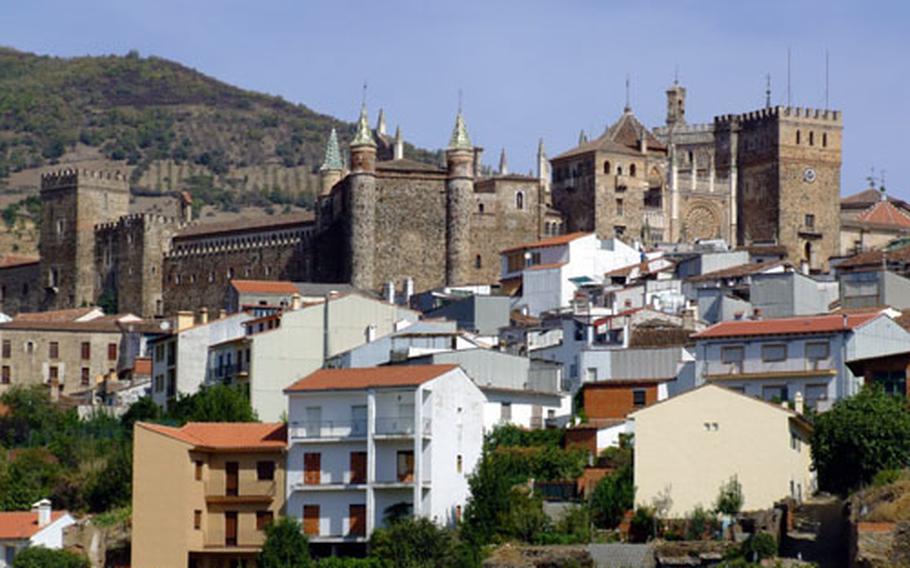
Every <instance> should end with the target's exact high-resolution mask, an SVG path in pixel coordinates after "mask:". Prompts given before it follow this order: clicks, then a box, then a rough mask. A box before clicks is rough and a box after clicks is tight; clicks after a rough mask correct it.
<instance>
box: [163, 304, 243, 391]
mask: <svg viewBox="0 0 910 568" xmlns="http://www.w3.org/2000/svg"><path fill="white" fill-rule="evenodd" d="M252 317H253V316H252V315H250V314H247V313H243V312H242V313H237V314H232V315H230V316H227V317H223V318H219V319H215V320H208V319H204V320H202V321H200V322H199V324H197V325H194V324H193V315H192V313H186V314H180V315H178V317H177V325H176V331H175V333H173V334H170V335H164V336H161V337H159V338H157V339H154V340H152V341H151V342H149V354H150V355H151V357H152V400H154V401H155V403H156V404H158V405H159V406H161V407H166V406H167V405H168V403H169V402H170V401H173V400H175V399H176V397H177V394H178V393H179V394H193V393H195V392H196V391H198V390H199V387H200V386H201V385H202V384H203V381H204V380H205V377H206V366H207V364H208V349H209V347H210V346H211V345H215V344H217V343H221V342H223V341H227V340H229V339H235V338H238V337H242V336H243V334H244V327H243V323H244V322H246V321H247V320H250V319H252Z"/></svg>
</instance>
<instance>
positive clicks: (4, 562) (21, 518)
mask: <svg viewBox="0 0 910 568" xmlns="http://www.w3.org/2000/svg"><path fill="white" fill-rule="evenodd" d="M75 522H76V519H74V518H73V516H72V515H70V514H69V513H67V512H66V511H52V510H51V502H50V501H49V500H47V499H42V500H41V501H38V502H37V503H35V504H34V505H32V510H31V511H6V512H3V513H0V547H2V548H3V556H2V557H0V568H10V567H11V566H12V565H13V560H15V558H16V554H18V553H19V551H20V550H22V549H23V548H27V547H29V546H43V547H44V548H51V549H60V548H63V529H65V528H66V527H68V526H70V525H72V524H74V523H75Z"/></svg>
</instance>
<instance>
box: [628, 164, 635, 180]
mask: <svg viewBox="0 0 910 568" xmlns="http://www.w3.org/2000/svg"><path fill="white" fill-rule="evenodd" d="M629 175H630V176H632V177H635V164H632V165H630V166H629Z"/></svg>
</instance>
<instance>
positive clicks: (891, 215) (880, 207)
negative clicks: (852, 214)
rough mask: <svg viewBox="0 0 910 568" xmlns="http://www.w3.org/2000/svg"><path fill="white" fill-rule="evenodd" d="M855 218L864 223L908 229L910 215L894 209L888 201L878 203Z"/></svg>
mask: <svg viewBox="0 0 910 568" xmlns="http://www.w3.org/2000/svg"><path fill="white" fill-rule="evenodd" d="M856 218H857V220H859V221H863V222H865V223H874V224H876V225H887V226H892V227H900V228H903V229H907V228H910V215H907V213H906V212H905V211H901V210H900V209H898V208H897V207H895V206H894V204H893V203H891V202H890V201H879V202H878V203H876V204H875V205H873V206H871V207H869V208H868V209H866V210H865V211H863V212H862V213H860V214H859V215H857V216H856Z"/></svg>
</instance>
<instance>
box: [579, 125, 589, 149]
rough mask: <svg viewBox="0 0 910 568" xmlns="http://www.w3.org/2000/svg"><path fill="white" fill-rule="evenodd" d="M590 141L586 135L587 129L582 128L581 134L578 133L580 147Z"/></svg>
mask: <svg viewBox="0 0 910 568" xmlns="http://www.w3.org/2000/svg"><path fill="white" fill-rule="evenodd" d="M587 141H588V135H587V133H585V129H584V128H582V129H581V132H579V133H578V145H579V146H581V145H582V144H584V143H585V142H587Z"/></svg>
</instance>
